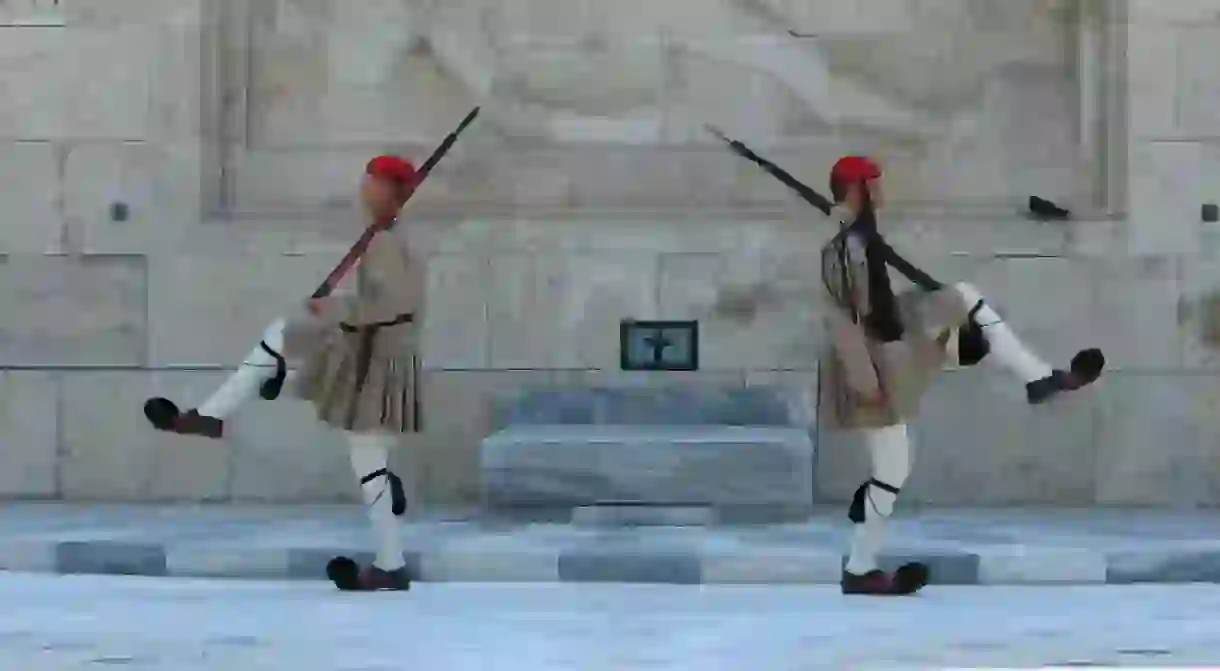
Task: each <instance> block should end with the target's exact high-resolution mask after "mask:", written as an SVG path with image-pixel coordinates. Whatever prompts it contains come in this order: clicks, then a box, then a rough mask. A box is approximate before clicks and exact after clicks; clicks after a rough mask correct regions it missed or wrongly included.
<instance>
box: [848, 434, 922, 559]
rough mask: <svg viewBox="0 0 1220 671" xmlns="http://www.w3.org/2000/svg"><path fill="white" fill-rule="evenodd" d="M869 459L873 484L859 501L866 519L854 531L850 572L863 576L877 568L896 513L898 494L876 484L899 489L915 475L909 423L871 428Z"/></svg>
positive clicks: (858, 494)
mask: <svg viewBox="0 0 1220 671" xmlns="http://www.w3.org/2000/svg"><path fill="white" fill-rule="evenodd" d="M864 441H865V445H866V446H867V448H868V454H869V458H870V459H871V460H872V477H873V479H872V481H870V482H869V483H868V484H866V485H864V486H863V488H862V490H863V491H862V492H858V493H857V498H861V497H862V499H863V500H862V501H861V502H860V503H862V504H863V509H864V520H863V521H862V522H857V523H856V524H855V525H854V526H853V528H852V539H851V554H850V555H849V556H848V559H847V570H848V571H849V572H850V573H854V574H856V575H863V574H865V573H868V572H869V571H872V570H874V569H876V568H877V552H879V551H880V550H881V545H882V543H883V542H884V540H885V522H886V520H887V519H888V518H889V516H890V514H891V513H893V512H894V502H895V501H896V500H897V499H898V494H897V493H896V491H889V490H888V489H886V488H885V487H882V486H878V485H877V484H874V483H875V482H879V483H881V484H883V485H886V486H888V487H890V488H892V489H894V490H899V489H901V488H902V485H903V484H905V483H906V480H907V476H908V475H910V474H911V441H910V439H909V438H908V437H907V426H906V424H896V425H894V426H887V427H885V428H882V429H870V430H868V432H867V433H866V434H865V436H864Z"/></svg>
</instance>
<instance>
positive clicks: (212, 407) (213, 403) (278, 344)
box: [198, 319, 291, 419]
mask: <svg viewBox="0 0 1220 671" xmlns="http://www.w3.org/2000/svg"><path fill="white" fill-rule="evenodd" d="M286 323H287V322H286V321H285V320H283V319H277V320H275V321H274V322H272V323H271V325H270V326H268V327H267V328H266V329H265V330H264V331H263V339H262V342H261V343H259V344H258V345H256V346H255V347H254V349H252V350H250V353H249V354H247V355H246V358H245V360H244V361H242V364H241V367H239V368H238V369H237V370H236V371H235V372H234V373H233V374H232V375H230V376H229V378H228V379H227V380H225V381H224V383H223V384H221V385H220V388H219V389H217V390H216V391H215V392H213V393H212V395H211V397H209V398H208V400H206V401H204V402H203V405H200V406H199V408H198V410H199V414H201V415H203V416H205V417H215V418H216V419H224V418H226V417H228V416H229V415H231V414H233V412H235V411H236V410H237V409H238V408H239V407H241V406H242V405H243V404H244V403H246V402H248V401H250V400H252V399H253V398H254V397H255V396H256V395H257V394H258V391H259V387H261V386H262V384H263V383H264V382H266V381H267V380H270V379H271V378H273V377H275V372H276V359H275V357H273V356H271V355H270V354H269V353H268V352H267V350H265V349H263V345H264V344H266V345H267V347H269V348H270V349H272V350H273V351H275V352H277V353H279V352H283V351H284V327H285V325H286ZM289 375H291V373H290V374H289ZM287 384H288V382H287V381H286V382H285V385H287Z"/></svg>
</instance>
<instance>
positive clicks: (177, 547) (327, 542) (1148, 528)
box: [0, 503, 1220, 585]
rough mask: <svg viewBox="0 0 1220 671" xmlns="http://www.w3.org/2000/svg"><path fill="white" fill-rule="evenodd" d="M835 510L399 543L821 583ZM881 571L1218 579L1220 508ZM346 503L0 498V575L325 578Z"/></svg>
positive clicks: (483, 522)
mask: <svg viewBox="0 0 1220 671" xmlns="http://www.w3.org/2000/svg"><path fill="white" fill-rule="evenodd" d="M847 527H848V524H847V521H846V520H845V519H844V514H843V510H842V508H841V507H836V508H826V509H823V510H819V511H818V512H817V513H816V514H815V515H814V516H813V517H812V518H811V519H809V520H807V521H803V522H800V523H792V524H773V525H746V524H736V525H713V526H703V527H630V528H609V527H596V526H582V525H573V524H567V523H563V522H562V521H553V522H550V523H537V522H532V523H531V522H523V521H515V520H513V519H510V518H506V517H500V518H487V517H480V516H479V515H477V514H475V513H461V512H455V511H449V512H426V513H422V514H417V515H416V516H414V517H408V518H407V519H406V520H405V521H404V524H403V527H402V528H403V538H404V542H405V544H406V548H407V558H408V561H409V562H410V563H411V564H412V565H413V566H414V567H415V569H416V570H417V572H418V576H419V579H420V580H423V581H436V582H557V581H571V582H640V583H672V584H717V583H719V584H725V583H738V584H742V583H746V584H748V583H755V584H785V583H804V584H831V583H837V582H838V579H839V571H840V567H841V565H842V562H843V556H842V552H843V548H844V547H845V541H846V533H847V530H848V528H847ZM890 539H891V542H890V545H889V550H888V555H886V557H885V558H884V562H885V563H887V564H890V565H894V564H897V563H899V562H902V561H907V560H913V559H918V560H922V561H925V562H927V563H929V564H930V565H931V569H932V579H933V583H939V584H956V585H974V584H1008V585H1014V584H1017V585H1020V584H1101V583H1113V584H1123V583H1141V582H1154V583H1155V582H1160V583H1181V582H1220V510H1182V511H1178V510H1126V509H1112V508H1097V509H1083V510H1076V509H1070V510H1069V509H950V510H943V509H928V510H922V511H914V512H912V511H906V514H905V515H899V516H896V517H895V518H894V520H893V522H892V525H891V535H890ZM369 547H370V538H369V534H368V528H367V522H366V521H365V518H364V511H363V508H361V507H357V506H237V505H212V506H206V505H205V506H156V505H131V506H128V505H100V504H99V505H91V504H57V503H6V504H4V505H3V506H0V570H9V571H23V572H41V573H62V574H122V575H148V576H173V577H228V578H239V579H240V578H245V579H323V566H324V565H325V563H326V561H327V560H328V559H329V558H330V557H331V556H332V555H334V554H347V555H352V556H356V557H357V558H360V559H362V560H367V559H368V558H369V554H368V553H367V552H366V551H365V550H366V549H367V548H369Z"/></svg>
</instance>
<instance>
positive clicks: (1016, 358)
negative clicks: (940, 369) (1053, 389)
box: [953, 283, 1051, 383]
mask: <svg viewBox="0 0 1220 671" xmlns="http://www.w3.org/2000/svg"><path fill="white" fill-rule="evenodd" d="M953 288H954V289H955V290H956V291H957V292H958V293H959V294H960V295H961V297H962V300H963V301H964V302H965V303H966V305H967V309H973V308H974V306H976V305H978V304H979V303H980V302H982V303H983V305H982V307H980V308H979V311H978V312H977V313H976V314H975V317H974V318H975V321H977V322H978V324H979V326H981V327H982V328H983V337H985V338H987V344H989V345H991V355H990V356H988V357H987V358H986V359H984V361H987V360H989V359H992V358H993V357H994V359H995V361H996V363H999V364H1000V365H1001V366H1003V367H1004V368H1005V369H1007V370H1008V371H1009V372H1011V373H1012V374H1014V375H1016V376H1017V377H1018V378H1019V379H1020V380H1021V382H1025V383H1029V382H1033V381H1035V380H1041V379H1042V378H1044V377H1047V376H1049V375H1050V374H1051V367H1050V366H1048V365H1047V364H1046V363H1045V362H1044V361H1042V359H1040V358H1038V356H1037V355H1035V354H1034V353H1033V352H1031V351H1029V349H1028V348H1026V347H1025V345H1024V344H1023V343H1022V342H1021V339H1020V338H1018V337H1017V334H1015V333H1013V331H1012V329H1011V328H1009V327H1008V324H1005V323H1004V320H1003V319H1001V318H1000V315H998V314H996V311H995V310H993V309H991V306H990V305H988V304H987V303H986V301H985V299H984V298H983V294H981V293H980V292H979V290H978V289H976V288H975V287H974V285H971V284H966V283H961V284H956V285H954V286H953Z"/></svg>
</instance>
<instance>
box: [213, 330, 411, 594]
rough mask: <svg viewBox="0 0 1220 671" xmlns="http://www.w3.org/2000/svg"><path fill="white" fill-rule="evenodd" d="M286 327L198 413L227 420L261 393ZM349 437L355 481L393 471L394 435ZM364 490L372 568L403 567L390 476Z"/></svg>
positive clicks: (267, 337) (267, 336)
mask: <svg viewBox="0 0 1220 671" xmlns="http://www.w3.org/2000/svg"><path fill="white" fill-rule="evenodd" d="M285 325H286V321H285V320H284V319H277V320H276V321H274V322H272V323H271V325H270V326H268V327H267V328H266V329H265V330H264V331H263V339H262V342H261V343H259V345H257V346H256V347H255V348H254V349H252V350H250V353H249V354H247V355H246V358H245V360H244V361H243V362H242V365H241V367H240V368H238V369H237V370H236V371H235V372H234V373H233V374H232V375H230V376H229V377H228V379H226V380H225V381H224V383H223V384H221V385H220V388H218V389H217V390H216V391H215V392H214V393H213V394H212V396H211V397H209V398H208V400H206V401H204V403H203V404H202V405H200V406H199V408H198V410H199V414H201V415H205V416H207V417H215V418H217V419H224V418H225V417H228V416H229V415H231V414H232V413H233V412H235V411H236V410H237V409H238V408H240V407H241V406H242V405H243V404H245V403H246V402H248V401H250V400H252V399H254V398H255V396H257V395H258V393H259V388H260V387H261V386H262V384H263V383H264V382H266V381H267V380H270V379H271V378H272V377H274V376H275V373H276V359H275V357H273V356H272V355H271V354H269V353H268V352H267V351H266V350H265V349H264V348H263V345H264V344H265V345H266V346H267V347H268V348H270V349H271V350H273V351H275V352H277V353H279V352H282V351H283V349H284V327H285ZM291 377H292V372H291V371H290V372H289V379H288V380H286V381H285V384H286V385H287V384H290V383H291ZM346 435H347V442H348V446H349V447H350V449H351V459H352V472H353V473H354V474H355V475H356V481H357V482H360V481H361V480H362V479H363V478H364V477H365V476H366V475H368V474H370V473H375V472H377V471H379V470H382V469H388V468H389V457H390V449H391V448H392V447H393V446H394V444H395V442H396V438H395V436H392V435H385V434H379V433H352V432H348V433H347V434H346ZM360 491H361V496H362V497H363V498H364V505H365V506H366V508H367V509H368V516H369V522H371V523H372V526H373V536H374V537H375V540H376V543H377V559H376V560H375V561H374V564H375V565H376V566H377V567H378V568H382V569H385V570H387V571H393V570H395V569H398V568H401V567H402V566H403V565H404V564H405V561H404V560H403V556H402V545H401V543H400V541H399V538H398V521H397V519H395V515H394V510H393V496H392V495H391V492H390V481H389V477H388V476H380V477H376V478H373V479H371V480H369V481H368V482H366V483H364V484H362V485H360Z"/></svg>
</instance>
